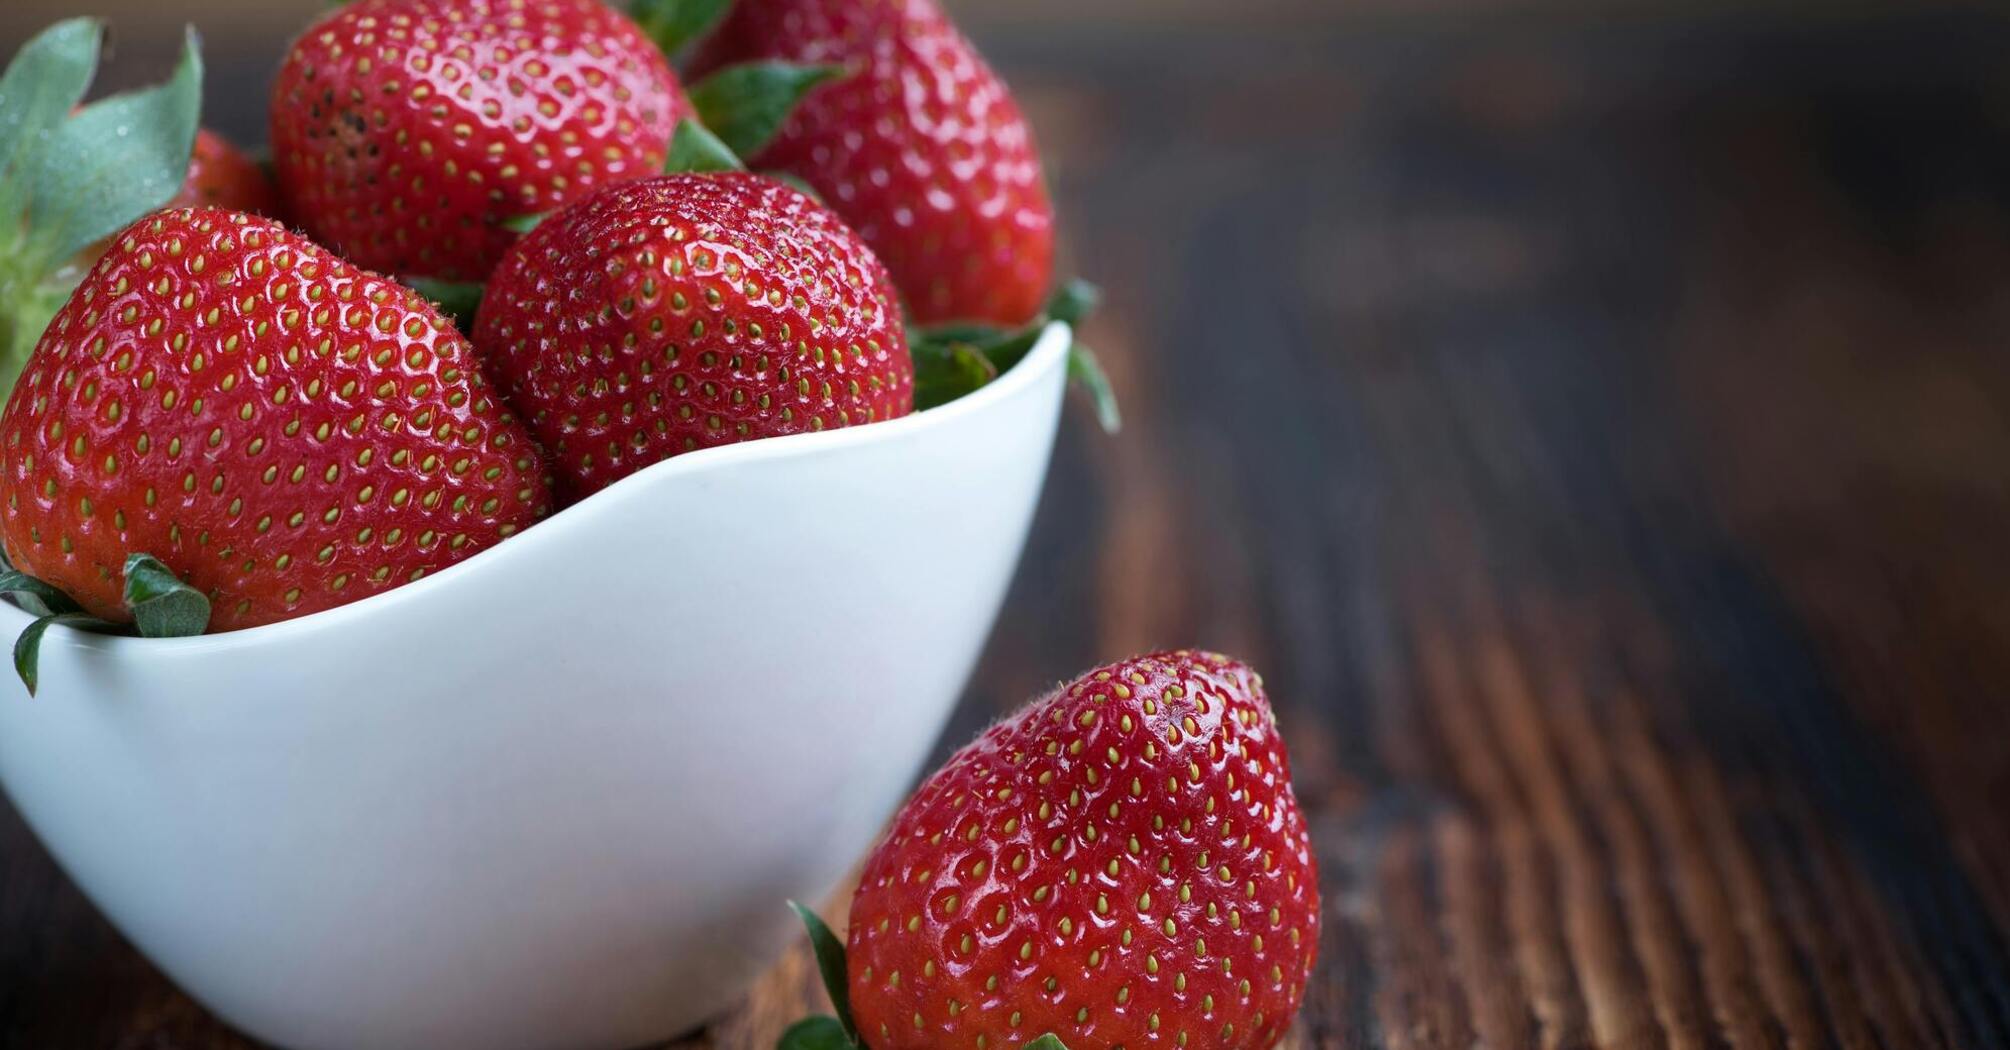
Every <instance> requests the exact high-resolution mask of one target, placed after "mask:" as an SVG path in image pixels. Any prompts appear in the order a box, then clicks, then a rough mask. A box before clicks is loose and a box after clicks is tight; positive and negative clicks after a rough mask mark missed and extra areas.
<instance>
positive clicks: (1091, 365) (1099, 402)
mask: <svg viewBox="0 0 2010 1050" xmlns="http://www.w3.org/2000/svg"><path fill="white" fill-rule="evenodd" d="M1068 381H1069V382H1071V383H1074V384H1075V385H1076V386H1079V387H1081V388H1082V392H1083V393H1085V394H1087V395H1089V404H1090V405H1092V406H1094V408H1095V410H1096V423H1097V424H1098V425H1100V426H1101V427H1102V428H1103V433H1105V434H1114V433H1116V432H1117V431H1119V430H1122V429H1124V417H1123V414H1122V413H1121V412H1119V411H1118V410H1117V392H1116V390H1115V388H1113V387H1111V386H1110V375H1109V373H1108V372H1105V371H1103V363H1102V362H1101V361H1098V360H1096V352H1095V351H1094V350H1091V349H1089V344H1087V343H1084V342H1082V341H1081V340H1080V339H1077V340H1075V341H1074V344H1073V345H1071V346H1069V347H1068Z"/></svg>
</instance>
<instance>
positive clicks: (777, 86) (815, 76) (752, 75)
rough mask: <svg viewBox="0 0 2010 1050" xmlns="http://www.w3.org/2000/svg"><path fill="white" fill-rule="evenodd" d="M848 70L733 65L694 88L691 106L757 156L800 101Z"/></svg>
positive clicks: (740, 150)
mask: <svg viewBox="0 0 2010 1050" xmlns="http://www.w3.org/2000/svg"><path fill="white" fill-rule="evenodd" d="M846 72H847V70H846V69H845V67H844V66H839V65H803V64H800V63H795V62H774V61H767V62H747V63H743V64H741V65H737V66H728V67H726V68H725V69H722V70H720V71H718V72H717V73H714V74H712V75H711V76H709V77H706V78H705V79H704V80H702V81H699V82H698V83H697V84H695V85H693V86H692V87H691V91H690V95H691V105H692V106H694V107H696V108H697V110H698V117H699V119H701V120H703V121H704V122H705V126H706V127H707V128H710V129H711V130H712V133H713V134H715V135H717V136H719V141H721V142H724V143H725V144H726V147H727V148H728V149H731V150H732V151H733V152H734V153H737V154H739V155H740V156H742V157H751V156H753V155H754V154H756V153H759V152H760V151H761V150H762V149H764V148H766V147H767V145H768V143H769V142H771V141H773V140H774V137H775V134H776V133H777V132H779V131H781V130H782V125H783V124H784V123H786V122H787V121H788V119H789V114H790V113H791V112H793V111H794V110H795V108H796V104H797V103H799V102H801V101H802V100H803V99H804V98H805V97H807V96H808V95H809V93H810V92H811V91H813V90H815V89H816V88H817V87H818V86H819V85H821V84H825V83H828V82H830V81H832V80H835V79H837V78H838V77H841V76H843V75H845V73H846Z"/></svg>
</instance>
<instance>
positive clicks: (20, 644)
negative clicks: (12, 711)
mask: <svg viewBox="0 0 2010 1050" xmlns="http://www.w3.org/2000/svg"><path fill="white" fill-rule="evenodd" d="M59 623H60V624H66V625H68V626H71V627H84V628H89V629H90V630H94V631H115V630H117V629H118V627H117V625H115V624H109V623H106V622H105V621H103V620H100V619H98V618H97V617H95V616H92V615H90V614H89V613H74V612H72V613H56V614H55V615H53V616H44V617H42V618H41V619H39V620H36V621H35V622H34V623H31V624H29V625H28V626H27V627H25V628H23V629H22V630H21V637H19V638H16V639H14V673H15V674H17V675H20V676H21V684H22V685H25V686H27V687H28V695H29V696H34V695H35V687H36V685H37V684H39V682H40V665H41V661H42V636H43V635H44V634H47V633H48V632H49V628H51V627H53V626H55V625H56V624H59Z"/></svg>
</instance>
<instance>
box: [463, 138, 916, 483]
mask: <svg viewBox="0 0 2010 1050" xmlns="http://www.w3.org/2000/svg"><path fill="white" fill-rule="evenodd" d="M474 343H475V346H476V347H477V348H479V349H480V350H481V352H482V354H483V358H484V360H485V361H486V362H487V363H488V364H489V367H490V368H491V374H492V375H493V376H494V378H495V380H496V383H497V385H498V386H500V387H501V388H502V390H503V391H504V393H505V395H506V396H507V397H508V398H509V401H510V403H511V404H512V405H513V406H514V407H515V408H516V410H517V412H518V414H519V415H521V416H523V417H524V418H525V419H526V420H528V421H529V423H530V426H531V430H532V432H533V433H534V434H536V435H537V437H538V439H539V440H540V441H541V442H542V443H543V445H544V447H545V448H546V449H547V450H549V451H550V453H551V454H552V458H553V459H554V460H555V462H556V465H557V468H558V475H559V479H560V486H561V488H562V489H563V490H564V494H565V495H567V496H570V497H574V498H577V497H580V496H584V495H587V494H589V493H592V492H595V491H597V490H599V489H600V488H602V487H604V486H606V485H608V484H609V483H611V482H613V481H615V480H616V479H619V478H621V477H624V476H626V475H628V474H630V473H633V472H634V471H636V470H639V469H641V468H643V467H646V466H648V465H650V464H652V463H655V462H657V461H659V460H662V459H665V458H667V457H670V456H674V455H677V454H679V453H682V452H688V451H691V450H693V449H698V448H706V447H710V446H713V445H724V444H729V443H732V442H736V441H746V440H749V439H752V438H762V437H773V436H776V435H780V434H793V433H797V432H800V431H806V430H822V429H824V428H826V427H841V426H847V425H851V424H857V423H871V422H874V421H877V420H883V419H891V418H893V417H895V416H901V415H906V414H907V413H908V412H909V411H911V410H912V408H913V404H914V366H913V363H912V362H911V361H910V359H909V357H908V352H907V337H906V334H905V332H904V330H903V328H902V326H901V323H900V314H899V310H898V308H897V307H896V305H895V298H894V291H893V285H892V283H891V282H890V281H889V280H888V278H887V276H886V272H885V270H884V269H883V268H882V267H881V266H880V264H879V260H878V259H876V258H874V257H873V254H872V252H871V251H870V250H868V249H867V248H866V247H865V245H864V244H863V243H861V242H860V241H859V240H858V238H857V237H856V236H855V235H854V234H852V232H851V231H850V230H848V229H846V228H845V226H844V224H843V223H842V222H840V221H839V220H838V218H837V216H835V215H832V214H831V213H830V212H829V211H828V210H826V209H825V208H824V207H823V206H821V205H819V204H818V203H817V202H816V201H814V200H812V199H810V198H809V197H807V196H805V195H804V194H802V193H800V192H798V191H796V190H795V189H793V188H791V187H789V186H788V185H787V184H785V183H782V182H780V181H778V180H775V179H770V178H766V177H764V176H760V175H749V174H745V173H727V174H718V175H695V174H681V175H661V176H657V177H654V178H648V179H642V180H638V181H634V182H627V183H622V184H620V185H616V186H609V187H607V188H605V189H602V190H600V191H599V192H597V193H595V194H593V195H592V196H590V197H588V198H587V199H586V200H583V201H581V202H579V203H578V204H575V205H573V206H572V207H570V208H568V209H566V210H564V211H561V212H559V213H558V214H556V215H554V216H552V217H550V218H548V219H546V220H545V221H544V222H543V223H542V224H540V225H539V226H538V227H537V228H536V229H535V230H532V231H531V232H530V233H529V234H528V235H526V236H525V237H524V238H523V240H522V241H520V242H518V243H517V245H516V246H515V247H514V248H513V249H511V250H510V252H509V254H508V255H507V256H505V257H504V259H503V261H502V264H501V265H499V266H497V267H496V271H495V274H494V276H493V277H491V278H490V279H489V283H488V287H487V289H486V291H485V294H484V297H483V300H482V305H481V311H480V313H479V315H478V316H477V319H476V322H475V326H474Z"/></svg>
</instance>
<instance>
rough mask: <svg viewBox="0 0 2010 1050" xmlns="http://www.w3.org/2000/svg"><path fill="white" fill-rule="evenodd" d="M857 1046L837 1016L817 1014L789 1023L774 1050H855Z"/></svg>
mask: <svg viewBox="0 0 2010 1050" xmlns="http://www.w3.org/2000/svg"><path fill="white" fill-rule="evenodd" d="M857 1046H858V1044H857V1043H854V1042H852V1041H851V1036H850V1035H848V1034H846V1032H845V1027H844V1025H843V1024H842V1023H840V1022H839V1021H838V1019H837V1018H835V1017H831V1016H829V1015H827V1014H818V1015H817V1016H815V1017H805V1018H803V1019H802V1020H800V1021H797V1022H796V1023H795V1024H792V1025H790V1026H789V1030H788V1031H786V1032H783V1033H782V1038H781V1040H780V1041H778V1042H777V1043H775V1050H856V1048H857Z"/></svg>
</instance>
